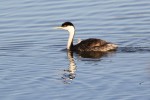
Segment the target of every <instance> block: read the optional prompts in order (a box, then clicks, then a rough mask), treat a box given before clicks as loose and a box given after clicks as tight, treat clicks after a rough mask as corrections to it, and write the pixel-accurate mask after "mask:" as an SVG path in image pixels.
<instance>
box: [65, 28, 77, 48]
mask: <svg viewBox="0 0 150 100" xmlns="http://www.w3.org/2000/svg"><path fill="white" fill-rule="evenodd" d="M67 30H68V32H69V38H68V44H67V49H68V50H69V49H70V46H71V43H72V42H73V38H74V34H75V29H74V27H73V26H68V27H67Z"/></svg>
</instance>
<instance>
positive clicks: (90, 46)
mask: <svg viewBox="0 0 150 100" xmlns="http://www.w3.org/2000/svg"><path fill="white" fill-rule="evenodd" d="M57 28H60V29H64V30H68V32H69V39H68V44H67V49H68V50H71V51H79V52H86V51H94V52H95V51H99V52H107V51H112V50H116V49H117V47H118V46H117V45H115V44H113V43H110V42H106V41H104V40H101V39H95V38H90V39H86V40H83V41H81V42H80V43H78V44H76V45H73V38H74V34H75V28H74V25H73V24H72V23H71V22H65V23H63V24H62V26H61V27H57Z"/></svg>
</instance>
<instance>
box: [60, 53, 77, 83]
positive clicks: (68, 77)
mask: <svg viewBox="0 0 150 100" xmlns="http://www.w3.org/2000/svg"><path fill="white" fill-rule="evenodd" d="M67 56H68V60H69V68H68V69H66V70H64V73H63V76H62V79H63V82H64V83H65V84H69V83H71V82H72V80H73V79H74V78H75V76H76V73H75V72H76V68H77V66H76V64H75V61H74V58H73V52H71V51H69V50H68V51H67Z"/></svg>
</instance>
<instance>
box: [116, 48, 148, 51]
mask: <svg viewBox="0 0 150 100" xmlns="http://www.w3.org/2000/svg"><path fill="white" fill-rule="evenodd" d="M117 51H118V52H150V47H119V48H118V50H117Z"/></svg>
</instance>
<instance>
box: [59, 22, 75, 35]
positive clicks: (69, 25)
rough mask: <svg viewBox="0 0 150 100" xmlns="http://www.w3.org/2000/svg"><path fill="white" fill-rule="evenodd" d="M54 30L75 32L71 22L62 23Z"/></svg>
mask: <svg viewBox="0 0 150 100" xmlns="http://www.w3.org/2000/svg"><path fill="white" fill-rule="evenodd" d="M56 29H63V30H67V31H69V33H70V32H72V31H75V27H74V25H73V24H72V23H71V22H64V23H63V24H62V25H61V26H59V27H56Z"/></svg>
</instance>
